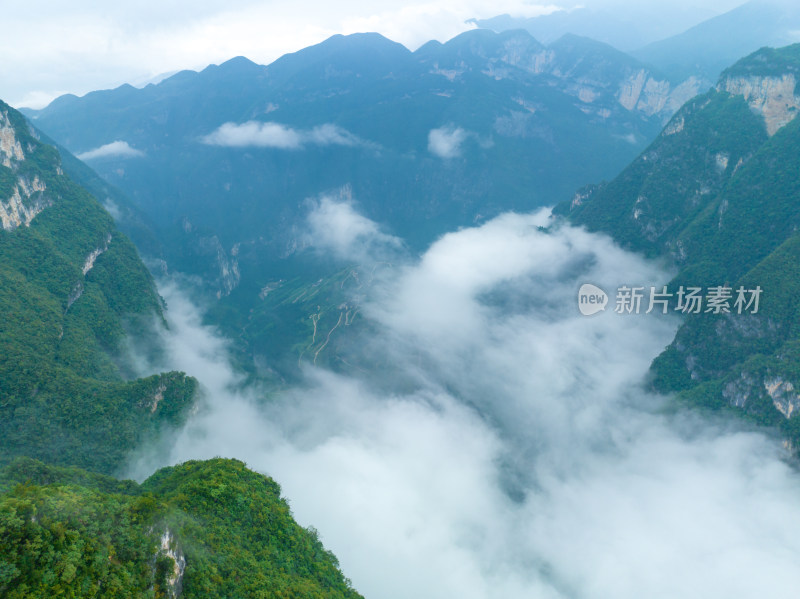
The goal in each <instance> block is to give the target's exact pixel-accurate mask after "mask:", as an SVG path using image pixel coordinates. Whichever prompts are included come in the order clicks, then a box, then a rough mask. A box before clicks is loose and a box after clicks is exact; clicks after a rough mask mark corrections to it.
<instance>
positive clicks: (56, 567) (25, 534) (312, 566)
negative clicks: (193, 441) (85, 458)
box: [0, 458, 359, 599]
mask: <svg viewBox="0 0 800 599" xmlns="http://www.w3.org/2000/svg"><path fill="white" fill-rule="evenodd" d="M0 485H2V487H4V488H5V489H6V492H5V493H4V494H3V495H0V595H1V596H3V597H8V598H9V599H17V598H22V597H26V598H29V597H30V598H35V597H42V598H44V597H47V598H50V597H89V596H91V597H114V598H124V597H153V598H155V597H170V596H175V595H176V594H180V596H181V597H185V598H206V597H219V598H224V597H231V598H232V597H254V598H264V599H267V598H273V597H274V598H279V597H280V598H284V597H297V598H322V597H325V598H331V599H337V598H356V597H359V595H358V594H357V593H356V592H355V591H353V590H352V588H351V587H350V585H349V583H348V581H347V580H346V579H345V578H344V577H343V576H342V574H341V572H340V571H339V569H338V563H337V561H336V558H335V557H334V556H333V555H332V554H331V553H329V552H328V551H326V550H325V549H324V548H323V547H322V545H321V543H320V542H319V540H318V539H317V536H316V533H315V532H314V531H313V530H305V529H303V528H301V527H300V526H298V525H297V524H296V523H295V522H294V520H293V519H292V516H291V512H290V511H289V507H288V505H287V504H286V502H285V501H283V500H282V499H281V497H280V487H279V486H278V485H277V484H276V483H275V482H274V481H272V480H271V479H269V478H266V477H264V476H261V475H259V474H256V473H254V472H251V471H249V470H247V468H246V467H245V465H244V464H242V463H241V462H237V461H234V460H222V459H215V460H209V461H206V462H187V463H186V464H183V465H181V466H178V467H175V468H165V469H163V470H160V471H159V472H157V473H156V474H154V475H153V476H152V477H151V478H150V479H148V480H147V481H146V482H145V483H144V484H142V485H137V484H135V483H133V482H131V481H117V480H115V479H113V478H109V477H105V476H101V475H95V474H90V473H87V472H85V471H81V470H79V469H77V468H58V467H53V466H47V465H45V464H42V463H41V462H36V461H34V460H30V459H25V458H21V459H18V460H16V461H14V462H13V463H11V464H10V465H9V466H7V467H6V468H5V469H4V470H3V471H2V472H0Z"/></svg>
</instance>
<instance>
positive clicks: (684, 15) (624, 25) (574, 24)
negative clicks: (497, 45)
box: [471, 3, 713, 51]
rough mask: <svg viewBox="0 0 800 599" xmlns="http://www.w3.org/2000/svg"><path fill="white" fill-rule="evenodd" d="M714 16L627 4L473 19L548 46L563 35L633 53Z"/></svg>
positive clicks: (578, 7)
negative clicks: (524, 34) (520, 31)
mask: <svg viewBox="0 0 800 599" xmlns="http://www.w3.org/2000/svg"><path fill="white" fill-rule="evenodd" d="M711 16H713V13H711V12H709V11H708V10H707V9H706V10H704V9H700V8H695V9H694V10H692V11H691V12H689V11H686V10H685V9H682V8H681V7H677V6H676V7H674V8H673V7H671V6H661V7H659V8H658V9H657V10H655V11H654V10H653V8H652V7H650V6H647V5H643V6H638V5H636V4H631V3H629V4H627V5H626V6H625V7H624V8H623V9H621V8H620V7H610V8H601V7H592V6H576V7H574V8H570V9H569V10H558V11H555V12H552V13H550V14H547V15H541V16H538V17H512V16H511V15H508V14H503V15H498V16H496V17H492V18H489V19H473V20H472V21H471V22H473V23H475V24H476V25H477V26H478V27H482V28H485V29H491V30H492V31H498V32H500V31H509V30H512V29H525V30H526V31H528V32H529V33H530V34H531V35H533V37H535V38H536V39H538V40H541V41H542V42H544V43H546V44H549V43H551V42H554V41H556V40H557V39H558V38H560V37H561V36H563V35H566V34H573V35H580V36H585V37H590V38H592V39H595V40H598V41H601V42H604V43H606V44H610V45H612V46H614V47H615V48H619V49H620V50H625V51H629V50H634V49H636V48H641V47H642V46H645V45H647V44H649V43H652V42H655V41H658V40H661V39H664V38H666V37H669V36H672V35H675V34H677V33H680V32H681V31H684V30H685V29H687V28H688V27H691V26H693V25H695V24H696V23H698V22H700V21H701V20H704V19H706V18H709V17H711Z"/></svg>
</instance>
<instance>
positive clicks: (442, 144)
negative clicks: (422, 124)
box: [428, 125, 470, 159]
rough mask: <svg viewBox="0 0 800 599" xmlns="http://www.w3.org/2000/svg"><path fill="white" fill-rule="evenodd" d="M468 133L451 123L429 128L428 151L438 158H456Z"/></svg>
mask: <svg viewBox="0 0 800 599" xmlns="http://www.w3.org/2000/svg"><path fill="white" fill-rule="evenodd" d="M469 135H470V134H469V133H468V132H466V131H465V130H464V129H462V128H461V127H453V126H452V125H448V126H446V127H440V128H438V129H431V131H430V132H429V133H428V151H429V152H430V153H431V154H433V155H434V156H438V157H439V158H444V159H448V158H457V157H458V156H460V155H461V146H462V145H463V144H464V142H465V141H466V140H467V137H469Z"/></svg>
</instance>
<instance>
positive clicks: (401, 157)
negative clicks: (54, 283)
mask: <svg viewBox="0 0 800 599" xmlns="http://www.w3.org/2000/svg"><path fill="white" fill-rule="evenodd" d="M696 92H697V86H696V82H694V81H687V82H685V83H683V84H682V85H674V84H672V83H670V82H668V81H667V80H666V78H665V77H664V76H662V75H660V74H659V73H658V72H656V71H654V70H652V69H649V68H647V67H645V66H644V65H642V64H641V63H639V62H638V61H636V60H635V59H633V58H631V57H630V56H628V55H626V54H624V53H622V52H619V51H617V50H615V49H614V48H612V47H610V46H608V45H606V44H602V43H600V42H595V41H593V40H590V39H586V38H581V37H577V36H565V37H563V38H562V39H560V40H557V41H556V42H554V43H552V44H550V45H548V46H545V45H543V44H541V43H539V42H538V41H537V40H536V39H535V38H533V37H531V36H530V34H528V33H526V32H524V31H509V32H505V33H501V34H496V33H493V32H491V31H488V30H475V31H470V32H468V33H465V34H463V35H460V36H458V37H456V38H455V39H453V40H451V41H449V42H447V43H446V44H441V43H438V42H430V43H428V44H426V45H424V46H423V47H421V48H420V49H419V50H417V51H416V52H410V51H408V50H407V49H406V48H404V47H403V46H401V45H399V44H397V43H394V42H392V41H390V40H388V39H386V38H384V37H382V36H380V35H378V34H357V35H352V36H334V37H332V38H330V39H329V40H327V41H326V42H324V43H322V44H319V45H317V46H313V47H310V48H306V49H304V50H302V51H300V52H296V53H294V54H289V55H286V56H284V57H282V58H280V59H279V60H277V61H275V62H274V63H272V64H270V65H269V66H260V65H256V64H254V63H252V62H250V61H248V60H247V59H245V58H241V57H240V58H236V59H233V60H230V61H228V62H226V63H224V64H222V65H220V66H211V67H208V68H207V69H205V70H203V71H202V72H199V73H195V72H188V71H187V72H181V73H178V74H176V75H175V76H173V77H170V78H168V79H166V80H165V81H163V82H161V83H159V84H158V85H148V86H147V87H145V88H144V89H136V88H133V87H131V86H122V87H120V88H117V89H115V90H108V91H101V92H93V93H90V94H88V95H86V96H85V97H83V98H77V97H74V96H64V97H62V98H59V99H57V100H56V101H54V102H53V103H52V104H51V105H50V106H48V107H47V108H45V109H43V110H40V111H27V114H28V116H29V117H30V118H31V119H32V121H33V122H34V123H35V124H36V126H37V127H39V128H41V129H42V130H44V131H45V132H46V133H47V134H48V135H50V136H51V137H52V138H53V139H55V140H56V141H57V142H58V143H59V144H62V145H63V146H64V147H66V148H67V149H68V150H70V151H72V152H74V153H76V154H78V155H79V157H81V158H83V159H84V160H86V161H87V162H88V163H89V164H91V166H92V167H93V168H94V169H96V170H97V172H98V173H100V175H102V177H103V178H104V179H105V181H106V182H107V184H109V185H110V186H111V187H112V188H119V189H120V190H122V192H123V193H124V194H125V195H127V197H129V198H130V200H131V203H132V205H133V206H132V207H133V209H134V213H135V212H136V211H139V212H140V213H141V215H140V216H137V217H136V218H134V221H135V222H136V223H138V225H137V227H133V226H130V228H129V230H130V232H131V234H132V235H134V237H135V239H136V240H137V242H138V241H139V238H140V237H142V238H143V239H145V240H147V239H148V235H147V234H145V231H146V229H147V227H146V226H145V224H147V223H152V225H153V229H154V230H155V239H154V240H153V239H152V237H153V236H152V235H151V236H149V238H150V241H147V243H146V245H147V248H150V249H152V250H153V251H154V253H157V254H158V257H163V258H165V259H166V262H167V264H168V267H169V268H170V269H172V270H175V271H180V272H185V273H190V274H194V275H199V276H200V277H201V278H202V279H203V281H205V283H206V285H207V287H208V289H209V290H210V291H212V292H213V293H215V294H216V295H217V297H218V298H219V299H220V303H219V305H218V306H215V308H214V309H213V310H212V314H213V317H214V318H215V322H217V323H218V324H221V325H223V326H225V327H230V328H227V331H228V332H229V333H230V334H231V336H233V337H236V338H237V339H242V340H245V341H243V343H245V344H246V345H247V347H249V350H248V351H249V352H250V353H251V354H254V353H255V354H257V353H262V352H263V353H266V354H268V355H269V356H270V357H271V358H275V357H276V356H275V351H276V349H275V345H276V344H275V339H274V337H271V336H269V335H268V331H271V330H272V331H274V329H275V327H276V326H277V327H278V328H281V327H280V326H279V325H278V324H277V321H276V318H277V316H276V315H277V314H283V317H282V318H283V320H284V321H285V320H286V318H287V315H286V313H285V310H286V306H284V307H281V306H279V305H274V304H272V302H273V301H277V299H276V298H278V297H283V296H284V295H285V296H286V297H291V296H292V289H294V287H284V288H283V290H282V292H281V293H278V294H272V296H271V297H270V298H269V299H268V300H267V301H264V298H263V297H262V295H264V294H263V290H264V289H265V288H267V289H271V288H273V287H274V286H275V285H276V284H277V283H278V282H279V281H284V282H287V281H295V282H294V283H292V285H295V286H299V287H297V289H302V288H305V287H306V286H307V285H310V284H313V283H315V282H316V281H317V280H318V279H320V278H326V277H328V276H330V275H331V274H332V273H336V272H338V271H339V270H340V269H341V268H342V265H338V266H337V265H333V264H325V265H320V263H319V260H318V259H309V258H307V257H305V256H304V254H303V248H304V246H305V245H306V244H307V240H306V239H305V237H304V235H305V233H304V231H303V227H304V219H305V217H306V215H307V214H308V212H309V209H310V208H309V207H310V204H309V199H314V198H319V197H320V195H321V194H333V195H335V196H337V197H348V198H351V199H352V201H353V202H355V203H356V204H357V205H358V209H359V210H360V211H361V212H362V213H363V214H364V215H365V216H367V217H368V218H371V219H372V220H374V221H376V222H378V223H379V224H380V225H381V226H383V227H384V228H385V230H386V231H387V232H389V233H392V234H395V235H398V236H399V237H401V238H403V239H405V240H407V242H408V243H409V244H411V245H412V246H413V247H422V246H424V245H425V244H427V243H429V242H430V241H432V240H433V239H434V238H435V237H436V236H438V235H440V234H442V233H443V232H445V231H448V230H452V229H453V228H454V227H459V226H464V225H470V224H473V223H475V222H478V221H481V220H483V219H487V218H490V217H492V216H493V215H496V214H498V213H500V212H503V211H506V210H523V211H527V210H530V209H532V208H535V207H537V206H542V205H550V204H553V203H555V202H557V201H558V200H560V199H563V198H567V197H569V195H570V194H571V193H572V191H573V190H574V189H575V188H576V187H578V186H580V185H583V184H586V183H588V182H590V181H593V180H598V179H603V178H610V177H612V176H613V175H614V174H616V173H617V172H618V171H619V170H620V169H621V168H622V167H623V166H624V165H625V164H626V163H627V162H628V161H629V160H631V159H632V158H633V157H634V156H635V155H636V153H637V152H639V151H640V150H641V149H642V148H643V147H644V146H645V144H646V143H647V142H648V141H649V140H650V139H652V138H653V137H654V136H655V135H656V134H657V132H658V131H659V130H660V128H661V126H662V124H663V123H664V122H665V121H666V120H667V119H668V118H669V117H670V116H671V114H672V113H673V112H674V111H675V110H677V108H678V107H679V106H680V105H681V104H682V103H683V102H684V101H686V100H687V99H688V98H689V97H691V96H693V95H694V94H695V93H696ZM98 148H100V149H99V150H98ZM95 183H96V182H95ZM87 184H90V182H88V181H87ZM112 203H115V204H119V205H125V204H126V202H125V201H124V200H123V199H121V200H119V201H114V200H112ZM129 214H130V211H129ZM125 222H126V220H123V221H121V226H122V224H123V223H125ZM126 226H128V225H126ZM140 245H141V244H140ZM141 247H142V249H147V248H145V246H144V245H141ZM298 273H299V274H300V275H301V279H300V280H296V278H297V276H298ZM286 284H287V285H288V283H286ZM315 295H316V294H315ZM329 299H330V301H331V302H336V301H338V300H337V299H336V298H335V297H334V296H331V297H330V298H329ZM292 305H293V306H295V308H299V306H300V305H304V304H302V303H298V304H292ZM333 305H338V304H333ZM308 307H310V308H311V309H313V310H314V311H315V312H316V308H315V306H308ZM330 314H331V318H332V319H333V323H332V324H331V326H334V325H335V323H336V322H337V316H338V311H336V310H332V311H331V313H330ZM295 316H296V318H295V319H294V320H296V321H297V322H298V323H301V324H298V326H297V327H292V328H293V330H295V332H296V331H305V329H306V327H305V324H308V322H309V316H310V314H309V313H302V314H301V313H297V314H296V315H295ZM253 319H255V320H256V321H257V322H253ZM290 320H291V319H290ZM302 323H305V324H302ZM257 331H260V333H257ZM285 342H286V343H287V344H289V346H294V345H297V344H300V345H299V346H298V347H301V346H303V344H308V340H306V339H305V337H303V338H295V339H291V340H286V341H285ZM278 347H281V348H283V347H284V345H282V344H278ZM278 353H279V355H285V352H278ZM297 353H301V354H302V353H303V350H298V351H297ZM243 359H244V360H245V361H247V360H248V353H247V352H245V353H244V354H243Z"/></svg>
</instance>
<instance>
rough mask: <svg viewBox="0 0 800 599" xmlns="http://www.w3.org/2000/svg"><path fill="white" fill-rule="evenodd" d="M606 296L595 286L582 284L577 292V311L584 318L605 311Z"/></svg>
mask: <svg viewBox="0 0 800 599" xmlns="http://www.w3.org/2000/svg"><path fill="white" fill-rule="evenodd" d="M607 304H608V294H607V293H606V292H605V291H603V290H602V289H600V288H599V287H598V286H597V285H592V284H591V283H584V284H583V285H581V288H580V289H579V290H578V309H579V310H580V311H581V314H583V315H584V316H591V315H592V314H597V313H598V312H600V311H602V310H605V309H606V305H607Z"/></svg>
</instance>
